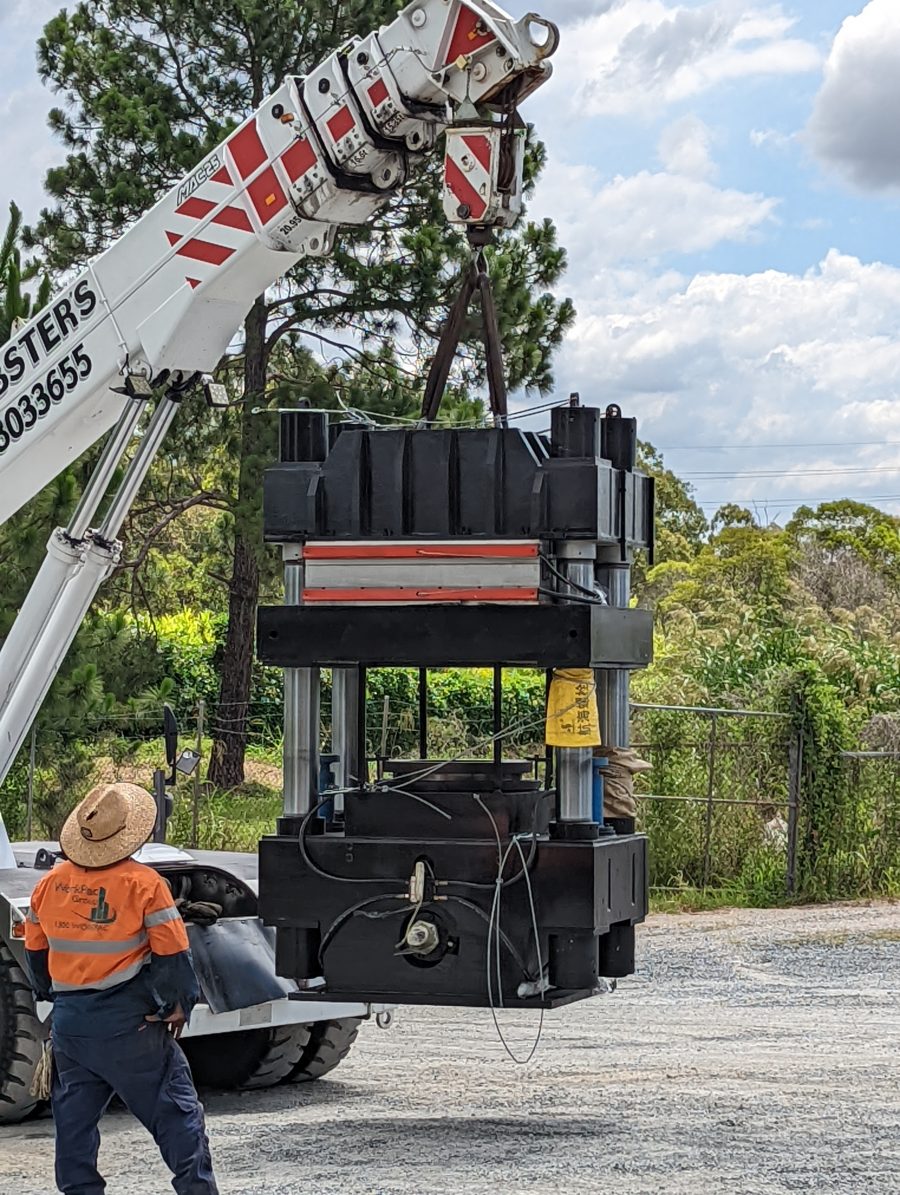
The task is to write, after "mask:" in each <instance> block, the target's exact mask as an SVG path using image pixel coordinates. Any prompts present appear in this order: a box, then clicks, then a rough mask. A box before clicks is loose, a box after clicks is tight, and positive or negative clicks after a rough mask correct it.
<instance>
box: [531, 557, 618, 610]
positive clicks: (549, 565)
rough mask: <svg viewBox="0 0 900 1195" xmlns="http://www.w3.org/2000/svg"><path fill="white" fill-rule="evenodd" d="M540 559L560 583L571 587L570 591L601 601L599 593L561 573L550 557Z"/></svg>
mask: <svg viewBox="0 0 900 1195" xmlns="http://www.w3.org/2000/svg"><path fill="white" fill-rule="evenodd" d="M538 559H539V560H541V561H542V562H543V563H544V564H546V566H547V568H548V569H549V570H550V572H551V573H552V574H553V575H554V577H556V579H557V580H558V581H562V582H563V584H564V585H568V586H569V587H570V589H575V590H577V591H578V592H579V593H584V594H587V596H588V597H589V598H593V599H594V600H595V601H599V595H598V594H597V593H595V592H594V590H593V589H588V587H587V586H586V585H579V584H578V582H577V581H573V580H572V578H571V577H567V576H566V574H565V573H561V572H560V571H559V569H558V568H557V567H556V565H555V564H554V563H553V561H552V560H551V559H550V557H549V556H539V557H538ZM551 592H552V591H551ZM557 596H560V595H557ZM602 604H603V603H602V602H601V605H602Z"/></svg>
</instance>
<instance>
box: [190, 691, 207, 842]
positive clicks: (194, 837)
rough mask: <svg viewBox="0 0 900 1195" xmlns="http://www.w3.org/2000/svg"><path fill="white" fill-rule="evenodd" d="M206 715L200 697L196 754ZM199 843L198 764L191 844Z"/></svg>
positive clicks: (199, 747)
mask: <svg viewBox="0 0 900 1195" xmlns="http://www.w3.org/2000/svg"><path fill="white" fill-rule="evenodd" d="M205 715H206V702H205V701H204V700H203V698H202V697H201V698H200V700H199V701H198V702H197V754H198V755H201V756H202V754H203V723H204V719H205ZM199 845H200V765H199V763H198V764H197V767H196V768H194V808H193V810H192V814H191V846H192V847H193V849H194V850H197V848H198V847H199Z"/></svg>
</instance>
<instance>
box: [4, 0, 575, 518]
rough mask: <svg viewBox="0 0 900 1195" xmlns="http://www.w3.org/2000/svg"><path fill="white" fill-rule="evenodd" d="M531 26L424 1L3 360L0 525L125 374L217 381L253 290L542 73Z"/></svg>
mask: <svg viewBox="0 0 900 1195" xmlns="http://www.w3.org/2000/svg"><path fill="white" fill-rule="evenodd" d="M555 46H556V33H555V30H554V29H553V27H552V26H550V25H548V24H547V23H546V22H542V21H540V19H539V18H535V17H527V18H525V19H524V20H522V21H519V22H516V21H514V20H513V19H512V18H511V17H509V16H507V15H506V14H505V13H504V12H503V11H502V10H501V9H499V8H497V7H496V6H495V5H493V4H489V3H485V2H483V0H482V2H476V0H471V2H468V3H465V4H463V3H460V0H450V2H448V0H416V2H415V3H413V4H410V5H409V6H408V7H407V8H406V9H404V10H403V11H402V12H401V13H400V14H399V16H398V17H397V19H396V20H395V21H394V22H393V23H392V24H390V25H388V26H387V27H386V28H383V29H381V30H380V31H379V32H377V33H372V34H370V35H369V36H368V37H366V38H363V39H362V40H359V39H354V40H352V41H350V42H348V43H347V44H346V45H344V46H343V47H342V48H341V49H340V50H339V51H337V52H336V53H334V54H332V55H331V56H330V57H329V58H327V59H326V60H325V61H324V62H323V63H322V65H321V66H319V67H318V68H317V69H316V70H314V71H313V72H312V73H311V74H310V75H308V76H307V77H305V78H289V79H287V80H285V82H284V84H283V86H282V87H281V88H279V90H278V91H276V92H275V93H274V94H273V95H271V96H270V97H269V98H268V99H267V100H266V101H265V103H264V104H262V106H261V107H260V108H259V109H258V111H257V112H256V113H254V115H253V116H251V117H250V118H249V120H247V121H246V122H245V123H244V124H243V125H241V127H240V128H238V129H237V130H236V131H235V132H234V133H232V134H231V136H230V137H229V138H228V140H227V141H225V142H224V143H223V144H222V145H221V146H219V147H218V148H217V149H216V150H214V151H213V152H212V153H211V154H210V155H209V156H208V157H207V158H206V159H205V160H204V161H203V162H201V163H200V164H199V165H198V166H197V168H196V169H195V170H194V171H193V172H192V173H191V174H189V175H188V176H187V177H186V178H184V179H183V180H182V182H180V183H179V184H178V185H177V186H176V187H174V188H173V189H172V190H171V191H170V192H169V193H168V194H167V195H165V196H164V197H163V199H161V200H160V202H159V203H158V204H157V205H156V207H154V208H153V209H152V210H151V211H150V212H148V213H147V215H145V216H144V217H143V218H142V219H141V220H140V221H138V223H137V224H135V225H134V226H133V227H132V228H130V229H129V230H128V231H127V232H125V233H124V234H123V235H122V236H121V237H120V238H119V239H118V240H117V241H116V243H115V244H113V245H112V246H111V247H110V248H109V249H108V250H107V251H106V252H105V253H103V254H102V255H101V256H100V257H98V258H97V259H96V260H95V261H93V262H92V263H91V264H90V265H89V266H88V267H87V268H86V269H85V271H84V272H83V273H82V275H81V276H80V277H79V278H77V279H76V280H75V281H74V282H73V283H72V284H71V285H70V286H69V287H67V289H66V290H65V291H64V292H63V293H62V294H60V295H59V296H58V297H57V298H56V299H55V300H54V301H53V302H52V303H51V304H50V305H49V306H48V307H47V308H46V309H45V311H43V312H42V313H41V314H40V315H38V316H37V317H36V318H35V319H33V320H32V321H31V322H30V323H29V324H28V326H27V327H26V328H25V329H24V330H23V331H21V332H20V333H19V334H18V335H17V336H16V337H15V339H14V340H13V341H12V342H11V343H9V344H8V345H7V346H5V348H3V349H2V350H0V522H3V521H5V520H6V519H7V518H9V516H10V515H11V514H12V513H13V512H14V511H16V510H17V509H18V508H19V507H20V506H22V505H23V504H24V503H25V502H27V501H28V500H29V498H31V497H32V496H33V495H34V494H35V493H37V492H38V490H40V489H41V488H42V487H43V486H44V485H46V484H47V483H48V482H49V481H51V480H52V479H53V477H55V476H56V475H57V474H59V473H60V472H61V471H62V470H63V469H64V468H65V467H66V466H67V465H69V464H71V463H72V462H73V461H74V460H76V459H77V458H78V457H79V456H81V455H82V453H84V452H85V451H86V450H87V449H88V448H89V447H90V446H91V445H92V444H94V443H95V442H96V441H97V440H98V439H99V438H100V437H101V436H103V435H104V434H105V433H106V432H108V431H109V429H110V428H111V427H112V426H113V425H114V424H115V423H116V422H117V420H118V419H119V417H120V415H121V413H122V409H123V406H124V405H126V403H127V399H124V398H123V396H122V395H121V394H118V393H115V392H114V390H113V389H111V387H120V386H121V385H122V376H123V375H126V374H132V375H140V376H142V377H144V378H146V379H148V380H152V381H154V382H155V381H156V380H157V379H160V380H162V379H164V378H165V376H166V375H167V374H168V375H178V374H179V373H180V374H183V375H190V374H193V373H195V372H201V373H202V372H206V371H210V370H213V369H214V368H215V367H216V366H217V365H218V363H219V361H220V360H221V358H222V355H223V354H224V352H225V350H226V349H227V347H228V344H229V342H230V340H231V339H232V337H233V336H234V334H235V332H236V331H237V329H238V328H239V327H240V324H241V321H242V319H243V318H244V316H245V314H246V313H247V311H248V310H249V308H250V306H251V304H252V302H253V299H254V298H255V296H256V295H258V294H260V293H262V292H263V291H265V289H266V288H267V287H269V286H270V285H272V284H273V283H274V282H276V281H277V280H278V279H279V278H281V277H283V275H284V274H285V273H287V271H288V270H290V269H291V267H292V266H293V265H294V264H295V263H296V262H297V261H299V260H300V259H301V258H302V257H309V256H322V255H326V254H328V253H329V252H330V250H331V248H332V245H333V242H334V236H335V232H336V230H337V229H338V228H339V227H340V226H341V225H344V224H349V225H353V224H365V223H366V222H368V221H369V220H370V219H371V218H372V217H373V216H374V215H375V214H376V213H377V212H378V211H379V209H380V208H382V207H383V206H384V205H385V204H386V203H387V202H388V201H389V200H390V198H391V197H392V196H393V195H395V194H396V193H397V192H398V191H400V190H401V189H402V187H403V184H404V182H405V179H406V177H407V172H408V169H409V166H410V164H411V163H412V162H413V161H414V160H415V158H416V157H417V156H419V155H422V154H424V153H426V152H427V151H428V150H430V149H432V147H433V146H434V144H435V141H436V140H437V138H438V136H439V135H440V134H441V133H442V132H443V130H444V129H445V128H446V126H447V124H448V122H449V120H450V118H451V111H452V105H453V104H456V103H459V102H461V101H463V100H465V99H466V98H470V99H471V100H472V101H474V102H475V103H482V102H492V103H497V104H501V103H503V102H504V100H508V99H510V98H512V99H517V98H519V99H520V98H521V97H522V96H524V95H526V94H528V93H529V92H530V91H532V90H534V88H535V87H536V86H538V85H540V84H541V83H542V82H544V80H545V79H546V78H547V77H548V76H549V73H550V66H549V63H548V62H547V61H546V58H547V56H548V55H549V54H550V53H552V51H553V50H554V49H555Z"/></svg>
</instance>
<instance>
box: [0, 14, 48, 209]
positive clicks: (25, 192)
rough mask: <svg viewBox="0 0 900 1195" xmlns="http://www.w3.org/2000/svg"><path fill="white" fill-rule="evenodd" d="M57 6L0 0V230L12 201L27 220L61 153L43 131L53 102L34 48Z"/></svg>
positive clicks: (41, 198) (42, 200) (40, 199)
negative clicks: (7, 165) (6, 165)
mask: <svg viewBox="0 0 900 1195" xmlns="http://www.w3.org/2000/svg"><path fill="white" fill-rule="evenodd" d="M59 8H60V4H59V3H58V2H57V0H12V2H11V0H0V11H2V18H0V30H2V39H0V77H2V79H3V92H2V95H0V161H3V162H5V163H12V164H14V166H15V168H14V169H5V170H3V171H0V226H5V218H6V211H7V208H8V207H9V203H10V200H14V201H15V202H16V203H17V204H18V205H19V207H21V208H22V209H23V211H24V213H25V216H26V219H29V220H30V219H33V218H34V217H35V216H36V215H37V213H38V211H39V209H40V207H41V206H42V204H44V203H45V202H46V197H45V196H44V191H43V182H44V176H45V174H46V172H47V169H48V167H49V166H51V165H52V164H53V163H55V162H58V161H60V160H61V157H62V151H61V149H60V147H59V145H58V144H56V143H54V141H53V139H52V138H51V136H50V132H49V130H48V129H47V113H48V111H49V110H50V108H51V107H52V106H53V103H54V100H53V97H52V96H51V94H50V92H49V91H47V90H46V89H45V88H44V87H42V86H41V83H40V80H39V79H38V74H37V66H36V64H35V45H36V42H37V39H38V37H39V36H40V34H41V32H42V30H43V27H44V25H45V24H46V22H47V21H48V20H49V19H50V17H51V16H53V14H54V13H55V12H58V11H59Z"/></svg>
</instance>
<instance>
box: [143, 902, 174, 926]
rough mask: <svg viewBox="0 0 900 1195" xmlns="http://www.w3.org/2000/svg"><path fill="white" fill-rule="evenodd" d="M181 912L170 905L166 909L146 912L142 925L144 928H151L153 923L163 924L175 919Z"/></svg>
mask: <svg viewBox="0 0 900 1195" xmlns="http://www.w3.org/2000/svg"><path fill="white" fill-rule="evenodd" d="M180 917H181V914H180V913H179V912H178V910H177V909H176V908H175V906H174V905H171V906H170V907H169V908H168V909H160V910H159V912H157V913H148V914H147V916H146V917H145V918H144V926H145V928H146V929H152V928H153V926H154V925H165V923H166V922H167V921H177V920H178V919H179V918H180Z"/></svg>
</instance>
